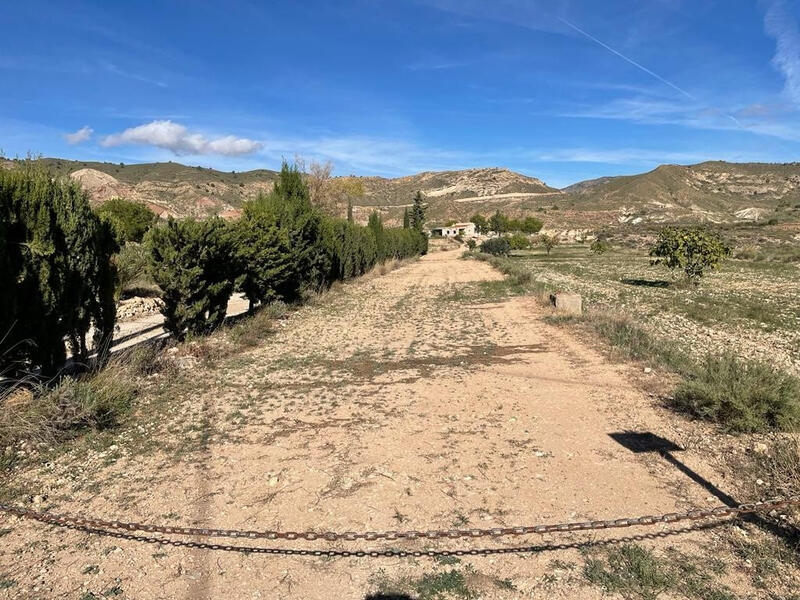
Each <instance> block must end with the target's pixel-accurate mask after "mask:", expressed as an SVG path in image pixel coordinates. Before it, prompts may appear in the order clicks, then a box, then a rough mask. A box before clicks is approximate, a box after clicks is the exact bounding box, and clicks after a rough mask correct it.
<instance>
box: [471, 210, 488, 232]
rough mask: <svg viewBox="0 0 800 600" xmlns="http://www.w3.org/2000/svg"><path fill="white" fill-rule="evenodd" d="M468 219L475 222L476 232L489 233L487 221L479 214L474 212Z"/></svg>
mask: <svg viewBox="0 0 800 600" xmlns="http://www.w3.org/2000/svg"><path fill="white" fill-rule="evenodd" d="M470 221H471V222H472V223H474V224H475V231H477V232H478V233H489V221H487V220H486V217H484V216H483V215H481V214H475V215H474V216H473V217H472V218H471V219H470Z"/></svg>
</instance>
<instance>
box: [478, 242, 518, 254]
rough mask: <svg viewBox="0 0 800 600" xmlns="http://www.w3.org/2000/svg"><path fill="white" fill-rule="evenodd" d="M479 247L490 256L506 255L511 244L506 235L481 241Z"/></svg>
mask: <svg viewBox="0 0 800 600" xmlns="http://www.w3.org/2000/svg"><path fill="white" fill-rule="evenodd" d="M480 249H481V252H485V253H486V254H491V255H492V256H508V254H509V252H511V244H510V243H509V241H508V238H506V237H493V238H489V239H488V240H486V241H485V242H483V243H482V244H481V246H480Z"/></svg>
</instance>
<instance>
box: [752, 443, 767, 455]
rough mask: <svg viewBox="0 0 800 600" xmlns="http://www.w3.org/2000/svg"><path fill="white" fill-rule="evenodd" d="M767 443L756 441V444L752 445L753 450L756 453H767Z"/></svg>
mask: <svg viewBox="0 0 800 600" xmlns="http://www.w3.org/2000/svg"><path fill="white" fill-rule="evenodd" d="M767 450H768V448H767V445H766V444H764V443H761V442H758V443H757V444H756V445H754V446H753V452H755V453H756V454H766V453H767Z"/></svg>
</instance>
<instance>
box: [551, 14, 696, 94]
mask: <svg viewBox="0 0 800 600" xmlns="http://www.w3.org/2000/svg"><path fill="white" fill-rule="evenodd" d="M557 18H558V20H559V21H561V22H562V23H564V24H565V25H567V26H569V27H571V28H572V29H574V30H575V31H577V32H578V33H580V34H581V35H582V36H584V37H586V38H587V39H590V40H592V41H593V42H594V43H595V44H600V45H601V46H602V47H603V48H605V49H606V50H608V51H609V52H611V53H612V54H616V55H617V56H619V57H620V58H621V59H622V60H625V61H627V62H629V63H630V64H632V65H633V66H634V67H636V68H637V69H641V70H642V71H644V72H645V73H647V74H648V75H650V76H651V77H655V78H656V79H658V80H659V81H660V82H661V83H665V84H667V85H668V86H669V87H671V88H673V89H675V90H677V91H679V92H680V93H681V94H683V95H684V96H686V97H687V98H689V99H690V100H694V101H697V98H695V97H694V96H692V95H691V94H690V93H689V92H687V91H686V90H684V89H682V88H679V87H678V86H677V85H675V84H674V83H672V82H671V81H667V80H666V79H664V78H663V77H662V76H661V75H659V74H658V73H654V72H653V71H651V70H650V69H648V68H647V67H645V66H644V65H641V64H639V63H638V62H636V61H635V60H633V59H632V58H628V57H627V56H625V55H624V54H622V52H619V51H617V50H614V48H612V47H611V46H609V45H608V44H605V43H603V42H601V41H600V40H598V39H597V38H596V37H594V36H593V35H591V34H590V33H587V32H586V31H584V30H583V29H581V28H580V27H578V26H577V25H575V24H573V23H570V22H569V21H567V20H566V19H564V18H563V17H557Z"/></svg>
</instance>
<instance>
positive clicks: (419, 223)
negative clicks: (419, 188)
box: [410, 192, 427, 233]
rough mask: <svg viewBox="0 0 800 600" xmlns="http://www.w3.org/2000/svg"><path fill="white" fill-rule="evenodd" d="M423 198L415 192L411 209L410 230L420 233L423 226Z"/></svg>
mask: <svg viewBox="0 0 800 600" xmlns="http://www.w3.org/2000/svg"><path fill="white" fill-rule="evenodd" d="M424 200H425V199H424V197H423V195H422V192H417V193H416V194H415V195H414V205H413V206H412V207H411V216H410V224H411V228H412V229H416V230H417V231H419V232H420V233H422V228H423V227H424V226H425V210H426V209H427V206H425V201H424Z"/></svg>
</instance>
